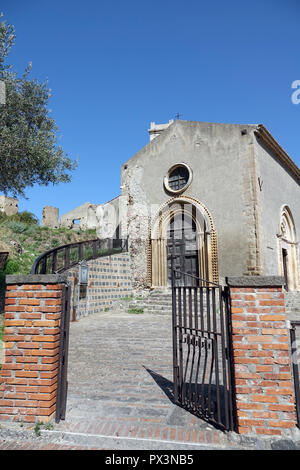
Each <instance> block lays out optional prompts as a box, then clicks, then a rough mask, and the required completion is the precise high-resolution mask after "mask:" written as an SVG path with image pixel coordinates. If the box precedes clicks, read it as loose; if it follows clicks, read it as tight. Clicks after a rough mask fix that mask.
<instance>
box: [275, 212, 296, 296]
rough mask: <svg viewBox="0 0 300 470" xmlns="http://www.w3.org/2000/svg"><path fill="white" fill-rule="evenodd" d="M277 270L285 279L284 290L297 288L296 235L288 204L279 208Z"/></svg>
mask: <svg viewBox="0 0 300 470" xmlns="http://www.w3.org/2000/svg"><path fill="white" fill-rule="evenodd" d="M278 237H279V241H280V242H279V265H280V269H279V272H280V274H281V275H283V276H284V279H285V286H284V287H285V290H286V291H294V290H298V289H299V266H298V253H297V247H298V243H297V235H296V229H295V223H294V219H293V216H292V213H291V210H290V208H289V207H288V206H284V207H283V208H282V209H281V215H280V226H279V235H278Z"/></svg>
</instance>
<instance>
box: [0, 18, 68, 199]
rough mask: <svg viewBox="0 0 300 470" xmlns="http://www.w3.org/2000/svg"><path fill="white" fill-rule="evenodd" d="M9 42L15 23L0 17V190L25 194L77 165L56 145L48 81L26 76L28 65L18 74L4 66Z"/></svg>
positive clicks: (61, 180)
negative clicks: (1, 92)
mask: <svg viewBox="0 0 300 470" xmlns="http://www.w3.org/2000/svg"><path fill="white" fill-rule="evenodd" d="M1 16H2V15H1ZM14 41H15V30H14V27H13V26H12V25H8V24H6V22H5V21H2V22H0V80H3V81H4V82H5V88H6V103H5V105H3V106H0V123H1V124H0V140H1V146H0V168H5V171H1V172H0V191H1V192H3V193H4V194H8V193H11V194H12V195H13V196H23V197H24V196H25V189H26V188H27V187H29V186H33V185H34V184H40V185H48V184H50V183H53V184H58V183H66V182H69V181H70V179H71V177H70V172H71V171H73V170H74V169H75V168H76V166H77V165H76V163H75V162H73V161H72V160H70V158H69V157H68V156H67V154H66V153H65V152H64V151H63V149H62V147H60V146H58V145H57V138H58V127H57V125H56V124H55V121H54V119H53V118H51V117H50V116H49V111H48V109H47V106H48V102H49V98H50V96H51V95H50V90H49V88H48V84H47V82H45V83H40V82H38V80H36V79H31V80H30V79H29V74H30V71H31V64H29V65H28V67H27V68H26V70H25V72H24V73H23V75H22V76H21V77H18V76H17V74H16V73H15V72H14V71H13V70H12V67H11V66H9V65H6V63H5V61H6V58H7V55H8V54H9V52H10V49H11V47H12V46H13V44H14Z"/></svg>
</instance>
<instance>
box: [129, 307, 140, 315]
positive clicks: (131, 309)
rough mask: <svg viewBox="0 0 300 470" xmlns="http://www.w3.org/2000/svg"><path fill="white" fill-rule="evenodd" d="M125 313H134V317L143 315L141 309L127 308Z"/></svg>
mask: <svg viewBox="0 0 300 470" xmlns="http://www.w3.org/2000/svg"><path fill="white" fill-rule="evenodd" d="M127 311H128V313H134V314H135V315H141V314H142V313H144V309H143V308H129V309H128V310H127Z"/></svg>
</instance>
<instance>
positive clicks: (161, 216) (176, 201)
mask: <svg viewBox="0 0 300 470" xmlns="http://www.w3.org/2000/svg"><path fill="white" fill-rule="evenodd" d="M184 205H185V206H189V208H190V209H191V211H190V212H189V211H187V214H188V215H189V216H190V217H191V218H192V219H193V220H194V222H195V224H196V227H197V233H198V234H200V235H203V236H205V237H206V242H207V252H208V277H209V280H211V281H213V282H216V283H218V282H219V267H218V243H217V233H216V230H215V226H214V222H213V218H212V215H211V213H210V212H209V210H208V209H207V207H206V206H205V205H204V204H203V203H202V202H201V201H199V200H198V199H196V198H194V197H191V196H174V197H171V198H170V199H168V200H167V201H166V202H165V203H164V204H162V206H161V207H160V208H159V210H158V211H157V212H156V214H155V215H154V217H153V218H152V220H151V221H150V224H149V227H150V230H149V238H148V244H147V284H148V286H149V287H150V286H151V287H154V286H155V287H158V286H166V284H167V259H166V241H167V229H168V226H169V223H170V221H171V218H172V217H174V216H175V215H176V214H179V213H182V207H183V206H184ZM199 272H200V273H201V270H200V271H199ZM200 277H201V276H200Z"/></svg>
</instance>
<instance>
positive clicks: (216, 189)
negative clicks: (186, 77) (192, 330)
mask: <svg viewBox="0 0 300 470" xmlns="http://www.w3.org/2000/svg"><path fill="white" fill-rule="evenodd" d="M149 134H150V141H149V143H148V144H147V145H146V146H145V147H143V148H142V149H141V150H140V151H138V152H137V153H136V154H135V155H134V156H133V157H132V158H130V159H129V160H128V161H127V162H126V163H125V164H124V165H123V166H122V168H121V195H120V196H119V197H118V198H116V199H114V200H113V204H112V205H111V208H113V209H114V211H115V214H116V213H117V216H115V223H114V234H115V236H118V237H121V238H127V237H128V240H129V252H130V257H131V270H132V278H133V283H134V286H135V287H144V288H146V287H148V288H149V287H150V288H156V287H159V288H164V287H168V286H170V283H171V262H172V263H173V267H174V269H175V270H176V271H177V272H176V283H177V284H178V285H198V284H199V282H201V279H206V280H210V281H212V282H215V283H217V284H219V283H224V281H225V277H227V276H245V275H246V276H253V275H262V276H272V275H276V276H278V275H281V276H284V277H285V284H286V285H285V288H286V290H289V291H295V290H300V274H299V244H298V241H299V240H298V236H299V233H300V186H299V183H300V170H299V168H298V167H297V165H296V164H295V163H294V162H293V160H292V159H291V158H290V157H289V155H288V154H287V153H286V152H285V150H284V149H283V148H282V147H281V146H280V145H279V143H278V142H277V141H276V140H275V138H274V137H273V136H272V135H271V134H270V132H269V131H268V130H267V129H266V127H265V126H264V125H262V124H259V125H257V124H249V125H244V124H243V125H242V124H221V123H206V122H194V121H183V120H176V121H169V123H167V124H162V125H157V124H155V123H151V126H150V129H149ZM117 206H118V209H117V211H116V210H115V208H116V207H117ZM108 212H109V211H108ZM103 217H104V219H103V224H101V225H102V227H104V226H105V225H106V227H107V221H108V220H107V219H106V221H105V216H103ZM100 235H101V234H100ZM171 255H172V256H171ZM199 278H200V279H199Z"/></svg>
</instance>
